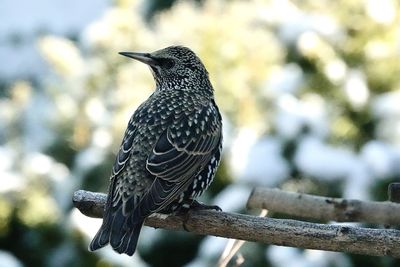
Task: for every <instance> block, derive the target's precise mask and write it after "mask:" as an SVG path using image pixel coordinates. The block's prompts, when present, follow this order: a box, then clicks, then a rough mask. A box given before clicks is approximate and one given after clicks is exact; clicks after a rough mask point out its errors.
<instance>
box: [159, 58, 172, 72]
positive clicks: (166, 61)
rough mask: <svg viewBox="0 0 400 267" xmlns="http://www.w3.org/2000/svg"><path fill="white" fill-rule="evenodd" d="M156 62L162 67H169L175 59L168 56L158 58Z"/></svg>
mask: <svg viewBox="0 0 400 267" xmlns="http://www.w3.org/2000/svg"><path fill="white" fill-rule="evenodd" d="M158 62H159V64H160V66H161V67H162V68H163V69H171V68H173V67H174V66H175V61H174V60H173V59H170V58H160V59H158Z"/></svg>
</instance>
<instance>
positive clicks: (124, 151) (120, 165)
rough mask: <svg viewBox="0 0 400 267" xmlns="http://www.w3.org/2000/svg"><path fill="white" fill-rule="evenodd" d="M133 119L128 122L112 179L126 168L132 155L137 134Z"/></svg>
mask: <svg viewBox="0 0 400 267" xmlns="http://www.w3.org/2000/svg"><path fill="white" fill-rule="evenodd" d="M132 120H133V119H132V118H131V120H130V121H129V123H128V127H127V128H126V130H125V134H124V139H123V140H122V143H121V146H120V148H119V151H118V154H117V156H116V159H115V161H114V165H113V168H112V172H111V178H110V179H113V178H114V177H116V176H118V174H120V173H121V172H122V170H123V169H124V168H125V165H126V163H127V162H128V160H129V158H130V156H131V150H132V148H133V146H132V144H133V138H134V136H135V135H134V133H135V131H136V127H135V124H134V123H133V121H132Z"/></svg>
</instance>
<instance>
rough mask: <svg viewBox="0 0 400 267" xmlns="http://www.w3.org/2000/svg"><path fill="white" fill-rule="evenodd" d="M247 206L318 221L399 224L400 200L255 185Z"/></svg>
mask: <svg viewBox="0 0 400 267" xmlns="http://www.w3.org/2000/svg"><path fill="white" fill-rule="evenodd" d="M247 208H250V209H251V208H259V209H267V210H269V211H276V212H280V213H285V214H289V215H293V216H298V217H302V218H311V219H315V220H321V221H337V222H367V223H373V224H382V225H400V204H397V203H393V202H388V201H386V202H376V201H361V200H348V199H342V198H328V197H320V196H314V195H308V194H301V193H294V192H286V191H282V190H279V189H273V188H255V189H254V190H253V192H252V193H251V195H250V197H249V200H248V202H247Z"/></svg>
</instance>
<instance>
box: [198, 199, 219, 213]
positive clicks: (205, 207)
mask: <svg viewBox="0 0 400 267" xmlns="http://www.w3.org/2000/svg"><path fill="white" fill-rule="evenodd" d="M190 209H192V210H215V211H222V209H221V208H220V207H218V206H217V205H206V204H204V203H201V202H199V201H197V200H193V202H192V204H191V205H190Z"/></svg>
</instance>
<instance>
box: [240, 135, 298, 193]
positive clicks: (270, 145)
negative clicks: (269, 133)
mask: <svg viewBox="0 0 400 267" xmlns="http://www.w3.org/2000/svg"><path fill="white" fill-rule="evenodd" d="M281 153H282V144H281V141H280V140H279V139H277V138H273V137H265V138H261V139H259V140H258V141H257V142H256V143H254V144H253V145H252V146H251V147H250V150H249V152H248V154H247V159H246V164H245V166H244V168H243V169H242V172H241V173H240V174H239V176H238V178H239V180H241V181H245V182H248V183H251V184H257V185H264V186H276V185H277V184H279V183H280V182H281V181H282V180H284V179H286V178H287V177H288V175H289V171H290V170H289V166H288V163H287V161H286V160H285V159H284V158H283V157H282V155H281Z"/></svg>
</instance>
